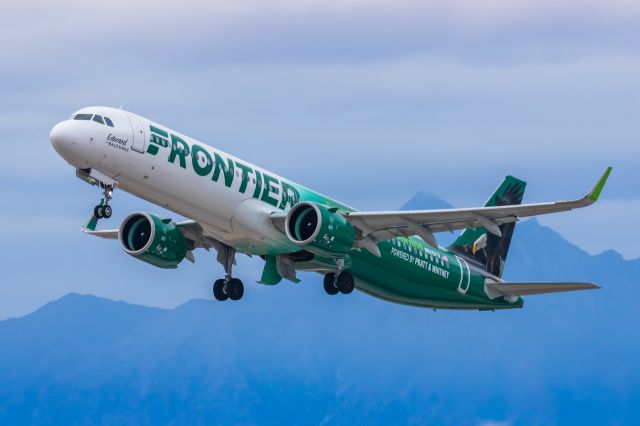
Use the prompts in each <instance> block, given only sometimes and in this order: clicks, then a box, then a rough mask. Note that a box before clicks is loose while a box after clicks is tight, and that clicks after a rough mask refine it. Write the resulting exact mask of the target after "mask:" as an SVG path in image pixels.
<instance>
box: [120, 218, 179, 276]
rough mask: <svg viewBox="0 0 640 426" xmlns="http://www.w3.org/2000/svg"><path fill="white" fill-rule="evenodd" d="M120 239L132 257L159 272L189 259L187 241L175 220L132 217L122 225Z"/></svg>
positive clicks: (121, 244)
mask: <svg viewBox="0 0 640 426" xmlns="http://www.w3.org/2000/svg"><path fill="white" fill-rule="evenodd" d="M118 239H119V240H120V246H121V247H122V249H123V250H124V251H125V252H127V253H128V254H130V255H131V256H133V257H135V258H137V259H140V260H143V261H145V262H147V263H150V264H152V265H153V266H157V267H159V268H177V267H178V264H179V263H180V262H182V260H184V258H185V256H186V255H187V250H188V246H187V240H186V239H185V238H184V235H182V232H181V231H180V230H179V229H178V228H177V227H176V225H175V224H174V223H173V221H172V220H171V219H162V218H160V217H158V216H156V215H153V214H149V213H142V212H138V213H132V214H130V215H129V216H128V217H127V218H126V219H125V220H124V221H123V222H122V225H120V229H119V231H118Z"/></svg>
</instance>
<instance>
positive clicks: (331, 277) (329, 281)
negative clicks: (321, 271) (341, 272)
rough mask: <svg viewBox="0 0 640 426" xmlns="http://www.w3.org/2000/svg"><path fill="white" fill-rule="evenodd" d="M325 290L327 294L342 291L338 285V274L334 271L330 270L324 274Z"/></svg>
mask: <svg viewBox="0 0 640 426" xmlns="http://www.w3.org/2000/svg"><path fill="white" fill-rule="evenodd" d="M324 291H326V292H327V294H329V295H331V296H333V295H335V294H338V292H339V291H340V290H339V289H338V287H337V286H336V274H334V273H333V272H330V273H328V274H327V275H325V276H324Z"/></svg>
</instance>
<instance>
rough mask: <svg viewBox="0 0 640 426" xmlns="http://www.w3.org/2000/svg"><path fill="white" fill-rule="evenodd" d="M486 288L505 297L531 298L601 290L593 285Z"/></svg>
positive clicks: (499, 285)
mask: <svg viewBox="0 0 640 426" xmlns="http://www.w3.org/2000/svg"><path fill="white" fill-rule="evenodd" d="M486 286H487V287H488V288H489V289H491V290H494V291H496V292H498V293H500V294H501V295H503V296H530V295H534V294H545V293H560V292H564V291H578V290H594V289H598V288H600V287H599V286H597V285H595V284H593V283H581V282H565V283H562V282H559V283H488V284H486Z"/></svg>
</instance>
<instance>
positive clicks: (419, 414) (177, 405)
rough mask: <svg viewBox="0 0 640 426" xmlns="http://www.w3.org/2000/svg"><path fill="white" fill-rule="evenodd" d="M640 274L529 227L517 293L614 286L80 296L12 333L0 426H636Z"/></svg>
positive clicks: (0, 368)
mask: <svg viewBox="0 0 640 426" xmlns="http://www.w3.org/2000/svg"><path fill="white" fill-rule="evenodd" d="M420 199H422V202H419V201H420ZM414 200H418V201H416V202H414ZM414 200H412V203H408V204H409V206H410V208H412V209H423V208H433V207H434V204H432V203H428V202H427V200H430V201H433V202H434V203H435V202H436V201H438V200H436V199H435V198H433V197H429V196H426V194H418V196H416V198H414ZM441 205H444V204H441ZM639 263H640V262H639V261H637V260H636V261H625V260H623V259H622V258H621V257H620V256H619V255H618V254H617V253H615V252H605V253H603V254H600V255H598V256H590V255H588V254H587V253H586V252H584V251H583V250H581V249H579V248H578V247H576V246H574V245H572V244H570V243H568V242H567V241H565V240H563V239H562V238H561V237H560V236H559V235H558V234H557V233H555V232H553V231H552V230H550V229H548V228H545V227H542V226H540V225H539V224H538V222H537V221H535V220H529V221H527V222H524V223H522V224H519V225H518V226H517V227H516V233H515V236H514V240H513V244H512V249H511V252H510V253H509V258H508V262H507V269H506V277H507V278H509V279H512V280H526V279H536V280H551V279H554V280H591V281H595V282H598V283H599V284H601V285H602V286H603V289H602V290H598V291H592V292H582V293H573V294H564V295H549V296H539V297H531V298H528V299H527V303H526V304H525V308H524V309H523V310H515V311H502V312H493V313H492V312H450V311H438V312H433V311H431V310H427V309H417V308H409V307H404V306H400V305H394V304H390V303H386V302H382V301H379V300H377V299H373V298H370V297H368V296H365V295H362V294H352V295H350V296H348V297H346V296H342V297H339V296H338V297H329V296H326V295H324V294H323V291H322V289H321V285H320V277H319V276H318V277H316V276H314V275H307V276H305V281H304V282H303V283H302V284H300V285H298V286H295V285H293V284H291V286H292V287H291V291H289V292H286V293H283V292H280V291H279V289H278V288H273V289H267V290H268V291H261V292H260V294H259V296H260V297H251V298H247V300H243V301H242V302H239V303H218V302H214V301H205V300H194V301H191V302H188V303H186V304H184V305H182V306H180V307H178V308H176V309H173V310H165V309H156V308H147V307H141V306H135V305H130V304H126V303H122V302H114V301H110V300H105V299H99V298H96V297H93V296H80V295H76V294H72V295H68V296H66V297H64V298H62V299H60V300H57V301H55V302H51V303H50V304H48V305H46V306H44V307H42V308H41V309H39V310H38V311H36V312H34V313H32V314H30V315H27V316H25V317H22V318H19V319H12V320H7V321H2V322H0V342H1V343H2V348H1V349H0V424H21V423H22V424H25V423H64V424H68V423H103V424H114V423H136V424H138V423H142V424H158V423H187V424H194V423H195V424H228V423H249V424H257V423H268V424H282V423H294V424H319V423H330V424H390V423H391V424H402V423H411V424H425V423H445V424H447V423H449V424H481V423H485V422H490V421H494V422H510V423H515V424H521V423H534V424H554V423H561V424H567V423H582V424H610V423H621V424H634V423H636V424H637V423H638V422H639V421H640V366H639V364H638V361H637V360H638V359H640V343H639V342H638V336H639V333H638V332H639V325H638V324H640V314H639V313H638V309H637V306H636V305H637V302H636V300H637V298H638V296H639V291H638V286H637V283H636V277H637V276H638V272H640V265H639ZM131 285H135V283H131ZM285 285H286V284H285ZM257 290H258V289H257V288H256V287H255V286H250V287H248V290H247V291H248V292H251V291H257ZM283 295H284V297H283Z"/></svg>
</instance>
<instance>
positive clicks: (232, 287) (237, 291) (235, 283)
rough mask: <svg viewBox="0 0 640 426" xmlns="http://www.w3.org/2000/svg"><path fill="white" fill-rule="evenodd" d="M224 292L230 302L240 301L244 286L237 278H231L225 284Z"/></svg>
mask: <svg viewBox="0 0 640 426" xmlns="http://www.w3.org/2000/svg"><path fill="white" fill-rule="evenodd" d="M226 290H227V291H226V292H227V294H228V295H229V299H231V300H240V299H242V296H243V295H244V284H242V281H240V280H239V279H237V278H231V279H230V280H229V282H228V283H227V287H226Z"/></svg>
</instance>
